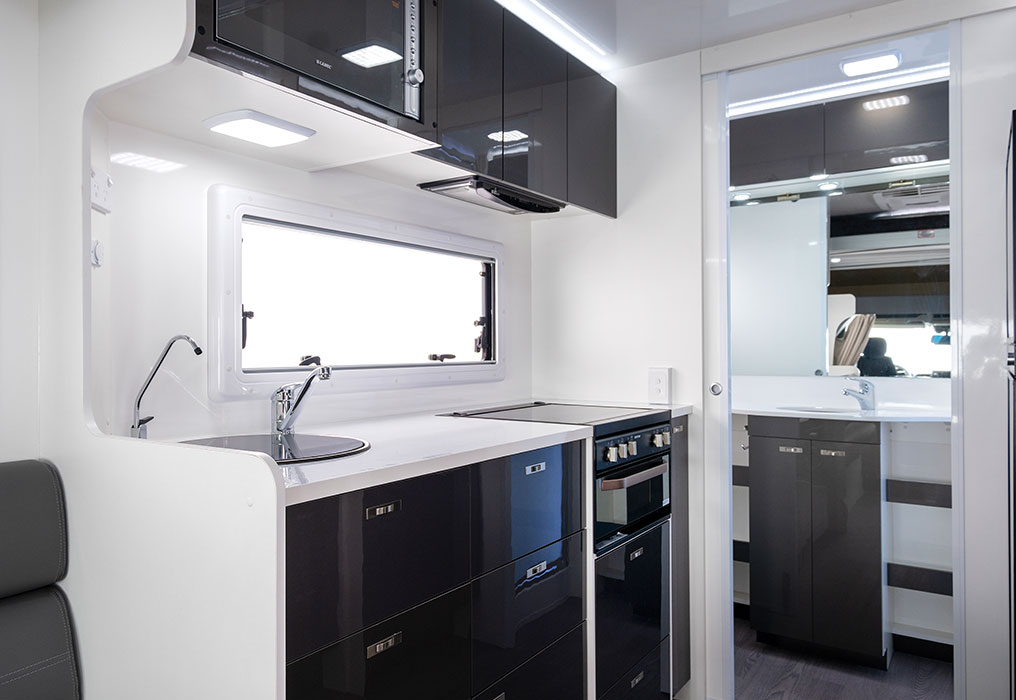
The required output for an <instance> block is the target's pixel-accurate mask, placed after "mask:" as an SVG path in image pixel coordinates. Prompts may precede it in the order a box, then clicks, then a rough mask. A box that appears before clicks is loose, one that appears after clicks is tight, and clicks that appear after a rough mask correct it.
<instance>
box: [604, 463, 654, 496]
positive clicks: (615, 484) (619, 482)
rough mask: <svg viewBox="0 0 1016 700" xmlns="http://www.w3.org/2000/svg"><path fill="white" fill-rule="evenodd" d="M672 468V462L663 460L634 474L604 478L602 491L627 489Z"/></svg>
mask: <svg viewBox="0 0 1016 700" xmlns="http://www.w3.org/2000/svg"><path fill="white" fill-rule="evenodd" d="M669 470H670V464H669V462H668V461H667V460H665V459H664V460H662V461H661V462H660V463H659V464H657V465H656V466H653V467H650V468H649V469H645V470H643V471H640V472H635V473H634V474H629V475H628V476H626V477H623V478H621V479H604V480H603V481H601V482H600V490H601V491H618V490H620V489H626V488H630V487H632V486H634V485H635V484H641V483H642V482H643V481H649V480H650V479H655V478H656V477H658V476H663V475H664V474H666V473H667V472H668V471H669Z"/></svg>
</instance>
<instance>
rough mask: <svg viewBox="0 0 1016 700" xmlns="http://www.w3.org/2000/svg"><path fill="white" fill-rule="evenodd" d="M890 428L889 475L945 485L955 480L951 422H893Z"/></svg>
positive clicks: (889, 476)
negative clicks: (953, 477)
mask: <svg viewBox="0 0 1016 700" xmlns="http://www.w3.org/2000/svg"><path fill="white" fill-rule="evenodd" d="M889 430H890V436H889V455H890V462H889V464H888V465H887V466H888V468H887V470H886V476H887V477H888V478H890V479H909V480H913V481H930V482H937V483H944V484H947V483H949V482H950V481H951V480H952V444H951V432H952V426H951V425H950V424H948V423H893V424H892V425H890V427H889Z"/></svg>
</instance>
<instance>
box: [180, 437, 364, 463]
mask: <svg viewBox="0 0 1016 700" xmlns="http://www.w3.org/2000/svg"><path fill="white" fill-rule="evenodd" d="M184 442H185V443H186V444H188V445H208V446H210V447H228V448H229V449H232V450H247V451H250V452H264V453H265V454H266V455H268V456H269V457H271V458H272V459H274V460H275V461H276V462H278V463H279V464H294V463H296V462H314V461H317V460H322V459H335V458H336V457H346V456H348V455H351V454H356V453H357V452H363V451H364V450H366V449H369V448H370V444H369V443H366V442H364V441H363V440H357V439H356V438H348V437H334V436H331V435H304V434H301V433H294V434H291V435H274V434H271V433H264V434H260V435H224V436H222V437H211V438H202V439H200V440H185V441H184Z"/></svg>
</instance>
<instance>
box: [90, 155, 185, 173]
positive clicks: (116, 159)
mask: <svg viewBox="0 0 1016 700" xmlns="http://www.w3.org/2000/svg"><path fill="white" fill-rule="evenodd" d="M109 160H110V161H111V162H113V163H117V164H119V165H129V166H130V167H132V168H141V169H142V170H148V171H151V172H153V173H171V172H173V171H174V170H179V169H180V168H186V167H187V166H186V165H184V164H183V163H176V162H174V161H171V160H163V159H162V158H156V157H154V156H144V155H141V154H140V153H131V152H129V151H124V152H123V153H114V154H113V155H111V156H110V157H109Z"/></svg>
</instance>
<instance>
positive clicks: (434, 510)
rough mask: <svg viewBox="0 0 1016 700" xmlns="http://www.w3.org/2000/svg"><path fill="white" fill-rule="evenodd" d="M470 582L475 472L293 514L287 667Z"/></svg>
mask: <svg viewBox="0 0 1016 700" xmlns="http://www.w3.org/2000/svg"><path fill="white" fill-rule="evenodd" d="M468 579H469V470H468V469H466V468H463V469H455V470H452V471H447V472H441V473H438V474H433V475H429V476H424V477H420V478H417V479H408V480H405V481H398V482H395V483H392V484H385V485H383V486H377V487H375V488H370V489H366V490H363V491H355V492H353V493H347V494H341V495H339V496H334V497H332V498H326V499H322V500H319V501H311V502H308V503H301V504H299V505H295V506H290V507H289V508H287V509H286V640H287V641H286V659H287V660H288V661H293V660H296V659H298V658H300V657H301V656H304V655H305V654H308V653H310V652H313V651H315V650H317V649H321V648H322V647H324V646H327V645H328V644H331V643H333V642H335V641H338V640H339V639H342V638H344V637H347V636H348V635H350V634H353V633H354V632H357V631H359V630H361V629H363V628H364V627H367V626H369V625H373V624H376V623H377V622H380V621H381V620H383V619H385V618H387V617H391V616H392V615H395V614H397V613H399V612H401V611H403V610H406V609H408V608H411V607H412V606H414V605H417V604H419V603H422V602H423V601H425V600H428V599H430V598H433V597H435V596H437V595H440V594H441V593H444V592H445V591H448V590H451V589H452V588H454V587H456V586H459V585H461V584H463V583H465V582H466V581H467V580H468Z"/></svg>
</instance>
